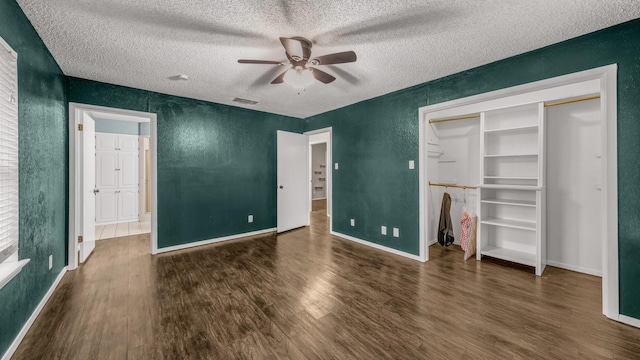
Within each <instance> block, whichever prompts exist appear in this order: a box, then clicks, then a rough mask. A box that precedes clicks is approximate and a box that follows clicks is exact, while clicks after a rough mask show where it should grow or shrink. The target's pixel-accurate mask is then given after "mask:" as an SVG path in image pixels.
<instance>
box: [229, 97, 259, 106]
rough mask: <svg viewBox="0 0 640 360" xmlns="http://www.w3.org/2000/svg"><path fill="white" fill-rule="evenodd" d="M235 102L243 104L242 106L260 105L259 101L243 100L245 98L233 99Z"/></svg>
mask: <svg viewBox="0 0 640 360" xmlns="http://www.w3.org/2000/svg"><path fill="white" fill-rule="evenodd" d="M233 101H234V102H237V103H241V104H247V105H255V104H257V103H258V102H257V101H253V100H248V99H243V98H239V97H237V98H235V99H233Z"/></svg>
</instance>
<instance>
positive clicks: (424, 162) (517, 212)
mask: <svg viewBox="0 0 640 360" xmlns="http://www.w3.org/2000/svg"><path fill="white" fill-rule="evenodd" d="M615 77H616V66H615V65H610V66H606V67H602V68H598V69H592V70H587V71H583V72H580V73H576V74H569V75H565V76H561V77H557V78H552V79H547V80H542V81H538V82H535V83H530V84H525V85H520V86H516V87H513V88H508V89H503V90H498V91H494V92H491V93H486V94H480V95H476V96H472V97H469V98H462V99H457V100H453V101H449V102H446V103H441V104H436V105H431V106H427V107H424V108H421V109H420V164H421V168H420V184H421V185H420V209H421V215H420V225H421V238H422V241H421V257H422V259H423V260H425V261H426V260H428V256H429V246H430V245H433V244H436V243H438V242H439V240H440V242H442V240H443V238H444V239H448V238H447V236H445V234H446V235H453V237H454V241H453V245H452V246H458V247H459V244H461V241H460V240H463V241H462V245H465V246H466V245H467V244H469V242H470V240H471V239H472V238H473V237H472V236H471V235H468V231H471V233H473V229H474V225H476V223H474V222H473V221H471V224H470V223H469V221H468V220H467V221H466V222H465V221H462V218H463V216H462V214H463V213H465V212H466V213H467V214H468V215H469V217H471V218H472V219H473V215H474V214H476V215H477V228H475V230H476V231H475V235H476V239H475V240H477V243H476V245H477V248H476V257H475V259H476V260H478V261H482V260H483V259H489V258H494V259H498V260H499V262H505V261H506V262H507V264H516V265H517V267H518V268H519V269H523V271H526V267H529V269H531V271H532V272H535V274H536V275H538V276H544V274H545V268H546V267H547V266H554V267H558V268H563V269H566V270H571V271H576V272H581V273H584V274H588V275H592V276H600V277H602V299H603V301H602V303H603V313H604V314H605V315H606V316H608V317H610V318H612V319H614V320H620V321H624V319H622V318H621V317H620V314H619V311H618V310H619V304H618V269H617V262H618V258H617V256H618V254H617V251H618V250H617V141H616V132H617V129H616V81H615ZM445 192H446V193H447V194H448V197H444V200H445V201H443V195H444V193H445ZM470 198H471V199H473V200H471V201H470ZM465 200H466V202H465ZM470 203H471V204H470ZM445 204H446V205H447V206H445ZM442 209H446V211H445V212H444V213H448V214H449V215H450V220H449V221H448V222H447V221H445V222H443V221H441V216H440V215H441V212H442V211H441V210H442ZM443 219H445V220H446V216H444V217H443ZM443 224H444V226H443ZM465 227H468V228H466V230H467V231H465V229H464V228H465ZM443 229H444V231H442V230H443ZM461 237H462V239H460V238H461ZM433 246H440V245H433ZM472 251H473V249H470V250H468V252H472ZM461 254H462V253H461ZM464 258H469V254H468V253H467V254H465V256H462V255H461V256H460V261H465V260H464ZM466 261H473V258H470V259H469V260H466ZM523 265H524V266H525V267H524V268H523V267H522V266H523ZM477 269H478V271H480V269H481V268H477ZM558 271H559V272H558ZM553 273H554V274H555V275H556V276H558V274H562V272H561V271H560V270H557V271H554V272H553ZM560 276H561V275H560Z"/></svg>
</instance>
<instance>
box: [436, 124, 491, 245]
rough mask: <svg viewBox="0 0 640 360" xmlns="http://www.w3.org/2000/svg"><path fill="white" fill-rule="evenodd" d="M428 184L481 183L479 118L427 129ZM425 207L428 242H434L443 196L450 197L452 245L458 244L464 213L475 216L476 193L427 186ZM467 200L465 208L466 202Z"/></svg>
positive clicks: (468, 190) (471, 190) (473, 191)
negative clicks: (427, 194)
mask: <svg viewBox="0 0 640 360" xmlns="http://www.w3.org/2000/svg"><path fill="white" fill-rule="evenodd" d="M427 139H428V140H427V142H428V144H427V152H428V154H427V155H428V158H427V181H429V182H434V183H448V184H458V185H468V186H476V185H478V184H479V183H480V118H476V119H470V120H460V121H451V122H442V123H437V124H433V125H430V126H429V127H428V129H427ZM427 191H428V192H429V197H428V199H429V200H428V204H427V219H428V223H427V227H428V228H427V231H428V239H429V240H431V241H433V240H434V239H437V234H438V220H439V218H440V206H441V204H442V195H443V194H444V192H445V191H446V192H448V193H449V195H451V221H452V222H453V231H454V233H453V234H454V237H455V243H456V244H459V243H460V219H461V217H462V213H463V210H464V209H466V211H467V212H468V213H469V214H470V215H471V216H473V215H474V214H475V213H476V198H477V196H476V194H477V190H475V189H466V190H465V189H459V188H444V187H436V186H429V187H428V189H427ZM465 197H466V205H465V201H464V199H465Z"/></svg>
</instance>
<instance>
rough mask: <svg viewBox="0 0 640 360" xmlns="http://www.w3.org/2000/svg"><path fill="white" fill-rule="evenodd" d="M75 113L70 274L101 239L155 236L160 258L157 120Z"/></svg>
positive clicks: (88, 108) (96, 109) (112, 112)
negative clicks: (140, 235) (158, 244)
mask: <svg viewBox="0 0 640 360" xmlns="http://www.w3.org/2000/svg"><path fill="white" fill-rule="evenodd" d="M69 112H70V114H69V118H70V121H69V126H70V131H69V134H70V136H69V164H70V166H69V179H70V181H69V204H70V206H69V229H70V231H69V257H68V259H69V269H75V268H76V267H77V266H78V265H79V264H81V263H83V262H84V261H86V260H87V258H88V257H89V255H90V254H91V253H92V251H93V249H94V248H95V241H96V240H101V239H108V238H114V237H118V236H128V235H136V234H143V233H150V247H149V249H150V250H149V251H150V252H151V253H156V251H157V214H156V209H157V205H156V204H157V191H156V186H157V179H156V174H157V170H156V169H157V167H156V165H157V156H156V151H155V149H156V144H157V140H156V139H157V137H156V134H157V133H156V131H157V119H156V115H155V114H152V113H144V112H137V111H130V110H122V109H115V108H106V107H100V106H92V105H84V104H76V103H70V104H69Z"/></svg>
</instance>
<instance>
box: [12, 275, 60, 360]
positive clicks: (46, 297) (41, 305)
mask: <svg viewBox="0 0 640 360" xmlns="http://www.w3.org/2000/svg"><path fill="white" fill-rule="evenodd" d="M66 272H67V267H66V266H65V267H63V268H62V270H61V271H60V274H58V277H57V278H56V280H55V281H54V282H53V284H52V285H51V287H50V288H49V290H48V291H47V293H46V294H45V295H44V297H43V298H42V300H40V303H39V304H38V306H37V307H36V309H35V310H33V313H32V314H31V316H29V319H28V320H27V322H26V323H25V324H24V326H23V327H22V330H20V332H19V333H18V336H16V338H15V339H14V340H13V342H12V343H11V346H9V348H8V349H7V351H6V352H5V353H4V355H2V360H9V359H11V357H12V356H13V353H15V352H16V350H17V349H18V346H19V345H20V343H21V342H22V339H24V336H25V335H27V332H28V331H29V329H30V328H31V325H33V323H34V322H35V321H36V318H37V317H38V315H40V312H41V311H42V309H43V308H44V306H45V305H46V304H47V301H49V298H51V295H52V294H53V292H54V291H55V289H56V287H58V284H59V283H60V281H61V280H62V278H63V277H64V274H66Z"/></svg>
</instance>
